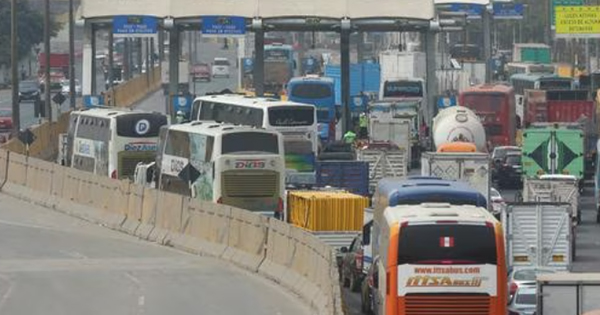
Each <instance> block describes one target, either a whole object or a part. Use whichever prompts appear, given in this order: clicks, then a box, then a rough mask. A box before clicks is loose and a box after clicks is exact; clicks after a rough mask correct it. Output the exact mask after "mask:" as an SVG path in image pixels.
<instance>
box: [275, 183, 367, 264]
mask: <svg viewBox="0 0 600 315" xmlns="http://www.w3.org/2000/svg"><path fill="white" fill-rule="evenodd" d="M368 205H369V199H368V198H366V197H364V196H360V195H356V194H351V193H348V192H345V191H342V190H331V191H327V190H321V191H319V190H310V191H288V192H287V215H288V216H287V217H288V222H289V223H290V224H292V225H295V226H297V227H300V228H302V229H304V230H306V231H307V232H309V233H312V234H314V235H315V236H317V237H318V238H319V239H321V240H322V241H323V242H324V243H325V244H327V245H329V246H331V247H333V248H334V249H336V250H339V249H341V248H342V247H344V246H348V245H350V243H351V242H352V239H354V238H355V237H356V236H357V235H358V234H360V232H361V230H362V226H363V221H364V210H365V208H367V207H368ZM338 254H339V253H338Z"/></svg>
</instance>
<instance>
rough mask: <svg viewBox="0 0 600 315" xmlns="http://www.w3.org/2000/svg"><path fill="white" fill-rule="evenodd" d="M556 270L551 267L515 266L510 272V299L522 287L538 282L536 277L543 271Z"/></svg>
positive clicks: (552, 271)
mask: <svg viewBox="0 0 600 315" xmlns="http://www.w3.org/2000/svg"><path fill="white" fill-rule="evenodd" d="M554 272H556V270H554V269H551V268H536V267H520V268H515V269H513V270H511V271H510V273H509V274H508V299H509V300H511V299H512V298H513V295H515V293H516V292H517V291H518V290H519V288H521V287H527V286H532V285H535V284H536V278H537V275H538V274H541V273H554Z"/></svg>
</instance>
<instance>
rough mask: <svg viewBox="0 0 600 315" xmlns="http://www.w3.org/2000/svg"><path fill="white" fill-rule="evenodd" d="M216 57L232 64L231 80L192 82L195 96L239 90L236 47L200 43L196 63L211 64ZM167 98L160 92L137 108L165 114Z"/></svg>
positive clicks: (192, 91)
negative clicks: (224, 47)
mask: <svg viewBox="0 0 600 315" xmlns="http://www.w3.org/2000/svg"><path fill="white" fill-rule="evenodd" d="M182 46H183V47H184V49H186V52H187V47H188V46H187V42H186V41H184V44H183V45H182ZM215 57H226V58H228V59H229V62H231V67H230V77H229V78H213V79H211V81H210V82H196V83H193V82H192V81H191V80H190V84H191V85H190V92H191V93H192V94H195V95H198V96H200V95H204V94H206V93H207V92H220V91H222V90H224V89H230V90H232V91H236V90H237V86H238V82H237V73H238V72H237V71H239V69H238V68H236V65H235V60H236V58H237V51H236V48H235V45H230V46H229V49H223V44H222V43H221V42H218V43H217V42H214V40H212V39H205V40H200V41H198V50H197V52H196V59H195V60H196V61H197V62H198V63H209V64H210V62H212V60H213V59H214V58H215ZM165 103H166V97H165V96H164V95H163V91H162V90H160V91H158V92H156V93H154V94H152V95H150V96H149V97H148V98H146V99H145V100H143V101H142V102H140V104H138V105H137V106H136V108H137V109H142V110H148V111H158V112H163V113H164V112H165V110H166V108H165V106H166V105H165Z"/></svg>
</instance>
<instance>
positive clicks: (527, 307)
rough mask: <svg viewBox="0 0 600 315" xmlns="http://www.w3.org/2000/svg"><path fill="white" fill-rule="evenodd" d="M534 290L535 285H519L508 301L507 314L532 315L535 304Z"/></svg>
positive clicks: (535, 295) (535, 293) (534, 310)
mask: <svg viewBox="0 0 600 315" xmlns="http://www.w3.org/2000/svg"><path fill="white" fill-rule="evenodd" d="M536 291H537V287H536V286H535V285H526V286H522V287H519V289H518V290H517V292H515V294H514V295H513V297H512V298H511V299H510V300H509V302H508V307H507V310H508V315H534V314H535V312H536V306H537V292H536Z"/></svg>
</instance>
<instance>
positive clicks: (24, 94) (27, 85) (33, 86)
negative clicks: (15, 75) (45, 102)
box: [19, 81, 41, 102]
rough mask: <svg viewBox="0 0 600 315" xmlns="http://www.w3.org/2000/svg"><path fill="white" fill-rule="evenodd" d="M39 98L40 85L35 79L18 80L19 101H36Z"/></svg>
mask: <svg viewBox="0 0 600 315" xmlns="http://www.w3.org/2000/svg"><path fill="white" fill-rule="evenodd" d="M40 98H41V91H40V85H39V83H38V82H37V81H21V82H19V102H23V101H33V102H35V101H38V100H40Z"/></svg>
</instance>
